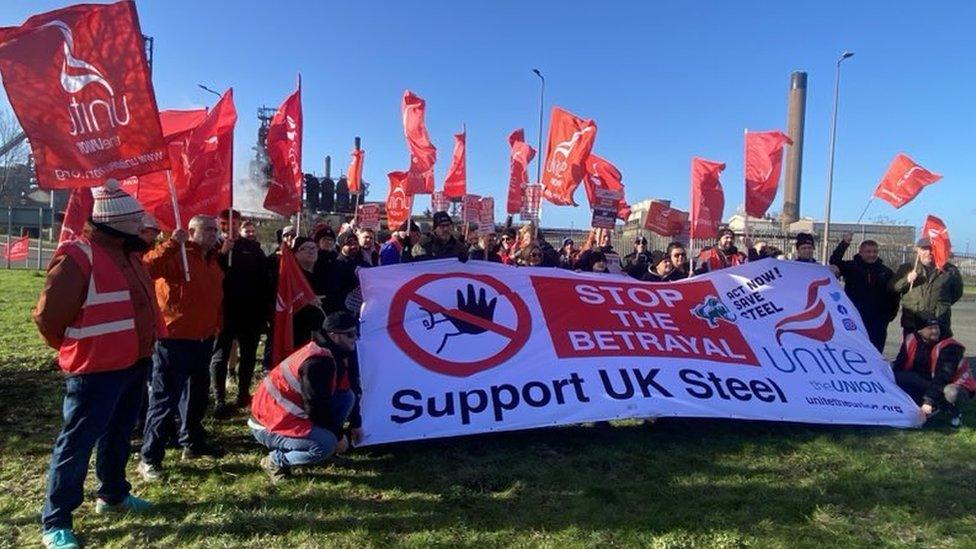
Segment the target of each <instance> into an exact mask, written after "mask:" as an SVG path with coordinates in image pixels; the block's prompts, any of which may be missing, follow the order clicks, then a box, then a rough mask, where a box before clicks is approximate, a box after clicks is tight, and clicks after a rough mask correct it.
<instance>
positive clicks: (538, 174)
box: [532, 69, 546, 183]
mask: <svg viewBox="0 0 976 549" xmlns="http://www.w3.org/2000/svg"><path fill="white" fill-rule="evenodd" d="M532 72H534V73H535V75H536V76H538V77H539V79H540V80H541V81H542V86H541V87H540V88H539V149H538V151H539V152H538V153H537V154H538V155H539V161H538V162H537V163H536V165H535V182H536V183H542V163H543V162H545V158H544V157H543V153H542V123H543V116H544V111H545V105H546V77H545V76H542V73H541V72H539V69H532Z"/></svg>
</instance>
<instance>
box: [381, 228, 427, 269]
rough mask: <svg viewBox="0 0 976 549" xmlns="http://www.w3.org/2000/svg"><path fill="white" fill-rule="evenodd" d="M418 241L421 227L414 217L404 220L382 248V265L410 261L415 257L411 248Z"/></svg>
mask: <svg viewBox="0 0 976 549" xmlns="http://www.w3.org/2000/svg"><path fill="white" fill-rule="evenodd" d="M418 242H420V227H418V226H417V224H416V223H415V222H414V221H413V220H412V219H408V220H407V221H404V222H403V223H401V224H400V226H399V227H397V230H396V231H394V232H393V234H391V235H390V239H389V240H387V241H386V243H385V244H383V247H381V248H380V265H396V264H399V263H409V262H410V261H411V260H412V259H413V257H412V256H411V250H412V249H413V247H414V246H415V245H416V244H417V243H418Z"/></svg>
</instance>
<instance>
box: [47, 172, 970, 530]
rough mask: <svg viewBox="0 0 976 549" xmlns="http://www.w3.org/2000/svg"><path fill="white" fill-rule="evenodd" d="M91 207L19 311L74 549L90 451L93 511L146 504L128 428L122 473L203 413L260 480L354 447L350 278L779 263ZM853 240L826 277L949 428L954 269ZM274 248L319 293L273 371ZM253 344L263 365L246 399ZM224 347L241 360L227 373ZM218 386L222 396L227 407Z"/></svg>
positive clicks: (751, 256) (802, 250) (520, 235)
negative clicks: (270, 241)
mask: <svg viewBox="0 0 976 549" xmlns="http://www.w3.org/2000/svg"><path fill="white" fill-rule="evenodd" d="M94 197H95V201H94V208H93V213H92V216H91V218H90V220H89V222H88V224H87V226H86V229H85V232H84V234H83V236H82V237H80V238H79V239H78V240H75V241H73V242H71V243H68V244H66V245H64V246H61V247H60V248H59V250H58V253H57V254H56V256H55V258H54V259H53V260H52V262H51V265H50V266H49V269H48V277H47V281H46V285H45V287H44V290H43V292H42V293H41V296H40V298H39V301H38V304H37V307H36V309H35V311H34V320H35V322H36V323H37V326H38V328H39V330H40V332H41V335H42V336H43V337H44V339H45V340H46V341H47V343H48V344H49V345H50V346H51V347H53V348H55V349H58V362H59V364H60V366H61V368H62V370H64V371H65V372H66V373H67V374H68V377H67V392H66V395H65V398H64V407H63V410H64V424H63V427H62V430H61V433H60V435H59V436H58V439H57V442H56V443H55V447H54V452H53V457H52V461H51V466H50V470H49V473H48V487H47V493H46V498H45V503H44V509H43V513H42V522H43V525H44V532H45V538H44V539H45V542H46V543H47V544H48V545H49V546H62V547H70V546H72V545H71V543H70V542H71V540H73V539H74V537H73V533H72V531H71V529H72V512H73V511H74V509H76V508H77V507H78V506H79V505H80V504H81V503H82V500H83V483H84V479H85V476H86V474H87V472H88V462H89V459H90V456H91V453H92V452H93V451H95V452H96V455H97V459H96V466H95V473H96V475H97V477H98V480H99V485H98V489H97V503H96V512H98V513H119V512H129V511H142V510H145V509H147V508H149V503H147V502H146V501H144V500H142V499H140V498H137V497H135V496H133V495H132V494H131V493H130V488H131V486H130V484H129V483H128V482H127V480H126V473H125V469H126V463H127V460H128V455H129V451H130V436H131V435H132V432H133V429H134V427H135V426H136V425H140V426H142V427H141V428H140V432H138V433H136V435H137V436H139V435H141V438H142V440H141V448H140V449H139V453H140V460H139V464H138V466H137V471H138V472H139V474H140V475H141V476H142V477H143V478H144V479H145V480H147V481H162V480H164V479H165V473H166V469H165V467H164V456H165V454H166V449H167V447H169V446H171V445H173V444H177V445H178V446H179V447H180V448H182V454H181V456H182V459H184V460H190V459H196V458H199V457H203V456H206V457H210V458H219V457H220V456H221V455H222V454H223V451H222V449H221V448H220V445H219V444H217V443H216V442H215V441H214V440H213V439H212V437H210V436H208V433H207V432H206V429H205V428H204V423H203V420H204V418H205V416H206V414H207V413H208V410H212V413H213V415H214V417H215V418H218V419H226V418H233V417H235V416H237V415H238V413H242V414H246V415H247V417H248V419H247V424H248V427H249V428H250V430H251V433H252V434H253V436H254V438H255V439H256V440H257V441H258V442H259V443H260V444H261V445H263V446H264V447H265V448H266V449H267V454H266V456H265V457H264V458H263V459H262V460H261V466H262V467H263V468H264V469H265V470H266V471H267V472H268V473H269V475H270V476H271V477H272V479H274V480H280V479H281V478H283V477H286V476H288V475H289V473H290V471H291V468H292V467H294V466H304V465H311V464H315V463H319V462H322V461H324V460H326V459H328V458H330V457H331V456H333V455H335V454H340V453H342V452H345V451H347V450H348V449H350V448H352V447H354V446H355V445H356V444H357V443H358V442H359V441H360V440H361V438H362V430H361V425H360V421H361V420H360V417H359V412H358V401H359V395H360V394H361V391H360V388H359V375H358V363H357V355H356V337H357V326H358V321H357V318H356V317H357V315H358V310H359V306H360V305H361V303H362V295H361V293H360V290H359V278H358V275H357V271H358V270H359V269H368V268H374V267H377V266H385V265H392V264H398V263H407V262H416V261H426V260H432V259H446V258H456V259H458V260H461V261H465V262H467V261H487V262H493V263H498V264H503V265H510V266H515V267H533V268H553V269H566V270H571V271H579V272H587V273H618V274H620V275H625V276H630V277H632V278H634V279H637V280H641V281H646V282H651V283H660V282H674V281H679V280H682V279H686V278H689V277H691V276H695V275H700V274H703V273H708V272H713V271H717V270H721V269H725V268H729V267H734V266H736V265H741V264H743V263H746V262H750V261H758V260H762V259H769V258H771V259H784V257H785V255H784V253H783V252H782V251H780V250H778V249H776V248H774V247H772V246H770V245H768V244H767V243H765V242H756V243H753V242H752V241H750V240H749V239H742V243H743V248H744V249H743V250H740V249H739V248H737V247H736V245H735V242H736V234H735V233H734V232H733V231H732V230H731V229H728V228H724V229H722V230H721V231H720V232H719V235H718V238H717V239H716V241H715V243H714V245H712V246H709V247H706V248H705V249H704V250H701V251H700V252H699V253H698V254H697V257H696V258H695V261H692V260H691V259H692V258H691V257H690V256H691V254H690V251H689V249H688V248H687V247H686V246H685V245H684V244H682V243H681V242H671V243H670V244H668V245H667V247H666V248H665V249H663V250H651V249H649V248H648V241H647V239H646V238H644V237H638V238H637V239H636V240H635V241H634V242H633V249H632V250H630V251H629V252H628V253H626V254H625V255H623V256H622V257H621V256H620V254H619V253H618V252H617V251H616V250H615V249H614V247H613V246H612V244H611V242H610V234H609V232H608V231H600V230H594V231H591V232H590V234H589V235H588V237H587V239H586V241H585V242H583V243H580V244H579V245H577V242H575V241H574V240H573V239H571V238H565V239H563V240H562V241H561V242H560V243H559V247H558V248H555V247H553V245H551V244H550V243H549V242H547V241H546V239H545V238H544V236H543V234H542V233H541V231H539V229H538V227H537V226H536V225H535V224H533V223H526V224H524V225H522V226H521V227H517V228H516V227H514V226H512V223H511V220H510V219H509V221H508V222H507V223H506V224H505V225H504V226H503V227H502V228H501V230H498V231H497V232H489V233H487V234H485V233H483V232H482V233H481V234H479V233H478V231H477V230H476V229H472V228H471V227H465V226H464V225H459V224H456V223H455V221H454V219H452V217H451V216H450V215H449V214H447V213H445V212H437V213H434V214H433V216H432V223H431V229H430V231H429V232H426V233H425V232H423V231H422V230H421V227H420V225H418V224H417V222H415V221H414V220H408V221H406V222H404V223H402V224H401V225H400V226H398V227H395V230H393V231H392V233H391V234H390V236H389V238H388V239H387V240H386V241H385V242H379V241H378V240H377V235H376V234H375V233H374V231H373V230H371V229H368V228H363V227H356V226H355V224H354V223H346V224H343V225H342V226H340V227H337V228H333V227H331V226H328V225H325V224H321V225H318V226H315V227H313V228H312V229H311V230H310V231H308V234H300V233H299V231H298V230H297V229H296V227H294V226H286V227H284V228H283V229H281V230H280V231H278V233H277V248H275V249H274V250H273V251H272V252H270V253H269V254H265V252H264V250H263V249H262V246H261V244H260V243H259V242H258V240H257V231H256V227H255V225H254V224H253V223H252V222H250V221H247V220H244V219H242V218H241V216H240V214H239V213H238V212H236V211H233V210H228V211H224V212H222V213H221V215H220V216H218V217H217V218H213V217H208V216H195V217H193V218H192V219H191V220H190V221H189V223H188V225H187V229H186V230H176V231H174V232H172V234H170V235H167V236H165V238H161V237H163V236H164V235H161V234H160V231H159V226H158V224H157V223H155V220H153V219H152V218H151V216H148V215H146V214H145V213H144V212H143V210H142V208H141V206H140V205H139V203H138V202H137V201H136V200H134V199H133V198H132V197H131V196H129V195H128V194H126V193H125V192H124V191H122V190H121V189H120V188H119V187H118V185H116V184H111V183H110V184H108V185H106V186H105V187H103V188H99V189H96V191H95V192H94ZM852 240H853V238H852V235H851V234H850V233H848V234H845V235H844V236H843V238H842V239H841V241H840V242H839V243H838V244H837V247H836V249H835V250H834V251H833V254H832V255H831V257H830V262H829V266H828V267H829V268H830V269H831V270H832V271H833V273H834V274H835V275H836V276H838V277H839V278H841V279H842V280H843V282H844V288H845V291H846V293H847V295H848V296H849V297H850V299H851V301H852V303H853V304H854V306H855V307H856V308H857V310H858V311H859V313H860V316H861V318H862V319H863V321H864V325H865V327H866V329H867V332H868V336H869V338H870V341H871V343H872V344H873V345H874V346H875V347H877V349H878V351H879V352H883V350H884V345H885V338H886V334H887V328H888V324H889V323H890V322H892V321H893V320H894V319H895V318H896V316H897V314H898V310H899V307H900V308H901V326H902V328H903V334H904V341H903V342H902V348H901V351H900V352H899V354H898V358H897V359H896V361H895V363H894V365H893V367H894V368H895V369H896V380H897V382H898V384H899V385H900V386H902V387H903V388H904V389H905V390H906V392H908V393H909V394H910V395H911V396H912V397H913V398H915V399H916V400H917V402H918V403H919V404H920V405H921V406H922V411H923V412H924V413H926V414H927V415H929V416H931V415H934V414H935V413H936V412H939V411H943V410H944V411H946V412H947V414H948V415H949V416H950V417H951V421H952V424H953V425H958V424H959V421H960V420H959V411H958V406H959V405H960V404H961V403H962V402H964V401H965V400H966V399H968V398H970V397H971V396H972V395H973V392H974V390H976V381H974V380H973V379H972V377H971V375H970V374H969V371H968V368H967V367H966V366H965V361H964V359H963V356H964V348H963V347H962V345H961V344H959V343H958V342H957V341H955V340H953V339H952V328H951V307H952V305H953V304H954V303H955V302H956V301H957V300H958V299H959V298H960V297H961V295H962V279H961V277H960V274H959V271H958V270H957V269H956V268H955V267H954V266H953V265H952V264H951V263H950V264H948V265H946V266H944V267H943V268H942V269H939V268H937V267H936V266H935V264H934V261H933V257H932V252H931V245H930V243H929V242H928V241H926V240H924V239H923V240H920V241H918V242H917V246H916V258H915V261H913V262H910V263H906V264H905V265H902V266H900V267H899V268H898V269H897V270H895V271H892V270H891V269H890V268H888V267H887V266H886V265H884V263H883V262H882V260H881V259H880V258H879V257H878V244H877V243H876V242H874V241H871V240H864V241H862V242H860V243H859V246H858V250H857V254H855V255H854V256H853V259H851V260H846V259H844V257H845V254H846V252H847V249H848V247H849V246H850V245H851V244H852ZM286 248H287V249H289V250H291V252H292V253H293V255H294V259H295V261H296V262H297V264H298V266H299V268H300V269H301V273H302V274H303V275H304V276H305V277H306V279H307V281H308V283H309V286H310V287H311V288H312V289H313V291H314V292H315V294H316V296H317V299H316V300H315V301H314V302H313V303H312V304H310V305H307V306H305V307H304V308H302V309H300V310H298V311H297V312H296V313H295V314H294V317H293V323H292V324H293V333H292V338H293V341H292V343H293V345H294V349H296V350H295V352H294V353H293V354H292V355H290V356H289V357H288V358H286V359H285V360H284V361H282V362H280V363H279V364H273V363H272V361H271V354H270V352H268V350H269V349H270V348H271V346H272V345H271V344H272V342H271V341H270V337H271V334H272V333H273V331H272V330H271V329H270V324H271V323H272V322H273V320H274V311H275V300H276V288H277V277H278V272H279V265H280V262H281V261H282V255H281V254H282V252H283V250H284V249H286ZM814 252H815V242H814V239H813V237H812V236H811V235H809V234H805V233H801V234H799V235H797V237H796V243H795V250H794V254H793V255H794V258H795V259H794V260H795V261H800V262H805V263H815V262H816V260H815V259H814ZM262 335H265V337H266V340H265V350H266V352H265V355H264V357H263V360H262V364H263V367H262V370H263V372H261V380H260V381H259V383H258V384H257V387H256V391H255V393H254V396H253V397H252V396H251V389H252V384H253V381H254V377H255V374H256V372H255V370H256V365H257V363H258V356H257V355H258V348H259V342H260V340H261V337H262ZM235 348H236V350H237V352H239V354H240V359H239V361H238V362H237V365H236V370H234V371H233V375H230V372H231V369H230V368H229V366H230V364H229V363H230V362H231V355H232V354H233V353H234V349H235ZM228 377H230V378H232V380H233V381H234V382H235V383H233V385H236V394H235V395H234V398H233V400H231V399H230V398H229V397H228V390H227V385H228ZM144 400H146V401H148V405H147V406H143V405H142V403H143V401H144ZM140 416H144V417H140ZM51 540H61V541H65V540H67V541H66V542H65V543H62V544H60V545H58V544H56V543H53V541H51ZM49 541H50V543H48V542H49Z"/></svg>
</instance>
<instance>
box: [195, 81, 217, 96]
mask: <svg viewBox="0 0 976 549" xmlns="http://www.w3.org/2000/svg"><path fill="white" fill-rule="evenodd" d="M197 87H198V88H200V89H201V90H203V91H205V92H210V93H212V94H214V95H216V96H217V97H223V96H222V95H220V92H218V91H216V90H212V89H210V88H208V87H206V86H204V85H203V84H197Z"/></svg>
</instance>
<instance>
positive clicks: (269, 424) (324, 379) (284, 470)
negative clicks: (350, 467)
mask: <svg viewBox="0 0 976 549" xmlns="http://www.w3.org/2000/svg"><path fill="white" fill-rule="evenodd" d="M356 329H357V326H356V319H355V318H354V317H353V316H352V315H351V314H350V313H348V312H345V311H340V312H334V313H332V314H330V315H329V316H328V317H326V319H325V322H324V323H323V325H322V329H321V331H319V332H316V334H315V337H314V339H313V340H312V341H310V342H309V343H308V344H306V345H305V346H303V347H301V348H300V349H298V350H297V351H295V352H294V353H292V354H291V355H290V356H289V357H288V358H286V359H285V360H284V361H282V362H281V364H279V365H278V366H277V367H276V368H275V369H274V370H272V371H271V374H269V375H268V376H267V377H266V378H264V381H262V383H261V385H260V386H259V387H258V390H257V393H256V394H255V395H254V402H253V404H252V405H251V419H249V420H248V427H250V428H251V433H252V434H253V435H254V438H255V439H257V441H258V442H260V443H261V444H262V445H264V446H265V447H266V448H267V449H268V450H269V452H268V455H267V456H265V457H264V458H262V459H261V467H262V468H264V470H265V471H267V472H268V474H269V475H270V476H271V479H272V481H278V480H281V479H283V478H284V477H287V476H288V475H289V474H290V472H291V468H292V467H293V466H296V465H314V464H316V463H321V462H323V461H325V460H327V459H328V458H329V457H331V456H332V455H333V454H341V453H343V452H344V451H345V450H346V449H347V448H348V447H349V446H350V443H351V444H357V443H359V442H360V441H361V440H362V435H363V432H362V428H361V419H360V417H359V414H358V412H356V411H355V408H356V402H357V400H358V398H357V395H356V393H355V390H356V386H357V384H358V372H357V368H356V366H355V354H354V351H355V349H356ZM347 419H348V420H349V428H350V430H349V434H348V435H347V434H345V431H344V425H345V423H346V420H347Z"/></svg>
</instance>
